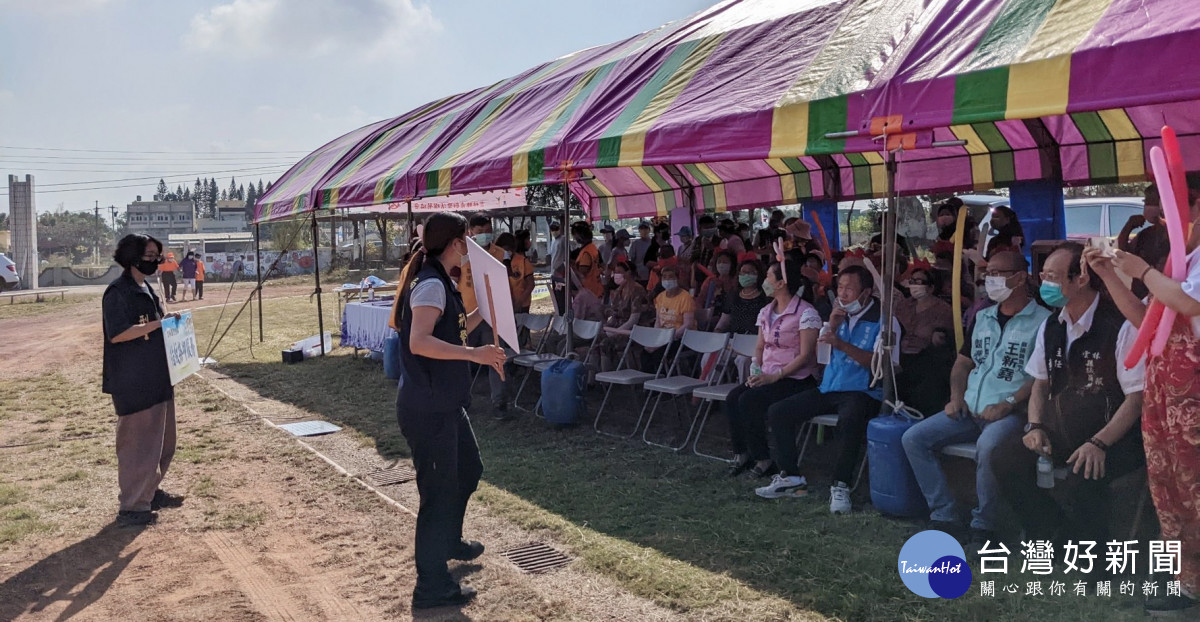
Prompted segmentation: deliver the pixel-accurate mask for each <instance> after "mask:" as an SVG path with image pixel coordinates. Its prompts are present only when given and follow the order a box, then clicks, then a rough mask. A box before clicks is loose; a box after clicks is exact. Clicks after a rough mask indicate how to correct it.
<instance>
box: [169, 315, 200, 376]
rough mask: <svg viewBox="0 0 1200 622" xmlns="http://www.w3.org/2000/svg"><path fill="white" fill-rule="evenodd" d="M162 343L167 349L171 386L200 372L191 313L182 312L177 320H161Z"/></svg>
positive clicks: (170, 318)
mask: <svg viewBox="0 0 1200 622" xmlns="http://www.w3.org/2000/svg"><path fill="white" fill-rule="evenodd" d="M162 331H163V342H164V343H165V344H166V347H167V366H168V367H169V368H170V370H171V385H172V386H174V385H177V384H179V383H180V381H182V380H183V379H184V378H187V377H188V376H190V375H192V374H194V373H196V372H198V371H200V357H199V356H198V355H197V354H196V325H195V324H193V323H192V312H191V311H184V312H183V313H181V314H180V315H179V319H178V320H177V319H175V318H173V317H166V318H163V321H162Z"/></svg>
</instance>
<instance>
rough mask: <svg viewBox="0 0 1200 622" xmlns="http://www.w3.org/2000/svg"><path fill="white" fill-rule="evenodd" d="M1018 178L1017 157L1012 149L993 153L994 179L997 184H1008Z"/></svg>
mask: <svg viewBox="0 0 1200 622" xmlns="http://www.w3.org/2000/svg"><path fill="white" fill-rule="evenodd" d="M1016 180H1017V162H1016V157H1015V156H1014V155H1013V153H1012V152H1011V151H1001V152H999V153H993V154H992V181H993V182H995V183H997V184H1008V183H1012V182H1014V181H1016Z"/></svg>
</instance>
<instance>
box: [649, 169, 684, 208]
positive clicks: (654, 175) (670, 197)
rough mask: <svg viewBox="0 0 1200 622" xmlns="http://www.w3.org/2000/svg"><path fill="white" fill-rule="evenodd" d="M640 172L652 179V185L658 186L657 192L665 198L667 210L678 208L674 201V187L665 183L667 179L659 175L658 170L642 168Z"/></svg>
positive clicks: (667, 182)
mask: <svg viewBox="0 0 1200 622" xmlns="http://www.w3.org/2000/svg"><path fill="white" fill-rule="evenodd" d="M642 170H644V171H646V173H647V174H648V175H649V176H650V179H653V180H654V183H655V184H657V185H658V190H659V191H660V192H662V193H663V195H664V196H665V197H666V202H667V209H668V210H673V209H675V208H677V207H679V204H678V202H676V201H675V187H674V186H672V185H671V182H669V181H667V179H666V178H665V177H663V176H662V173H659V172H658V169H655V168H654V167H652V166H646V167H642ZM651 190H653V188H651Z"/></svg>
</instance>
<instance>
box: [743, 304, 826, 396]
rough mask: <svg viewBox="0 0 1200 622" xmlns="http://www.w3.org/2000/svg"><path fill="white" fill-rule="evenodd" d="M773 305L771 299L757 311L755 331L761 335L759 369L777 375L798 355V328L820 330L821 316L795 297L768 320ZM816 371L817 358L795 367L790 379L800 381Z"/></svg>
mask: <svg viewBox="0 0 1200 622" xmlns="http://www.w3.org/2000/svg"><path fill="white" fill-rule="evenodd" d="M774 308H775V301H774V300H772V301H771V302H770V303H768V304H767V306H765V307H763V309H762V311H760V312H759V313H758V334H760V335H762V338H763V353H762V359H763V360H762V370H763V373H765V374H777V373H779V372H780V371H782V370H783V368H784V367H787V365H788V364H789V363H791V362H792V361H794V360H795V359H796V357H798V356H800V331H801V330H804V329H808V328H812V329H816V330H820V329H821V316H820V314H818V313H817V310H816V308H814V307H813V306H812V305H811V304H809V303H808V302H805V301H804V300H803V299H801V298H800V297H799V296H794V297H793V298H792V301H791V302H790V303H788V306H787V308H786V309H784V310H783V313H781V314H779V316H777V317H776V318H775V321H771V311H772V310H773V309H774ZM816 371H817V358H816V357H815V356H814V357H813V360H812V361H811V362H810V363H809V364H808V365H807V366H805V367H801V368H800V369H798V370H796V372H795V373H793V374H792V375H791V376H788V377H789V378H796V379H798V380H802V379H804V378H808V377H809V376H812V375H813V374H815V373H816Z"/></svg>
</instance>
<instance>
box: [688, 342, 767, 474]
mask: <svg viewBox="0 0 1200 622" xmlns="http://www.w3.org/2000/svg"><path fill="white" fill-rule="evenodd" d="M757 348H758V335H757V334H754V335H734V336H733V340H732V341H731V343H730V352H729V355H728V356H729V358H728V359H727V360H726V364H725V373H726V375H728V373H729V372H730V371H731V370H733V372H734V382H727V383H724V384H714V385H709V386H706V387H698V388H696V389H695V390H693V391H692V396H693V397H698V398H700V399H702V400H704V405H703V406H701V408H700V412H701V415H700V421H699V423H698V424H697V427H696V436H695V440H694V441H693V442H692V453H694V454H696V455H697V456H701V457H704V458H712V459H713V460H720V461H722V462H732V461H733V460H732V459H731V458H722V457H720V456H714V455H712V454H706V453H703V452H701V451H700V435H701V434H702V433H703V432H704V426H705V424H707V423H708V417H709V415H710V414H712V409H713V404H715V403H716V402H724V401H725V400H727V399H729V393H730V392H732V391H733V390H734V389H736V388H737V387H738V386H739V385H740V384H741V383H740V382H737V372H736V370H735V369H734V368H733V366H732V362H733V361H735V360H736V357H737V356H745V357H753V356H754V353H755V350H756V349H757Z"/></svg>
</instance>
